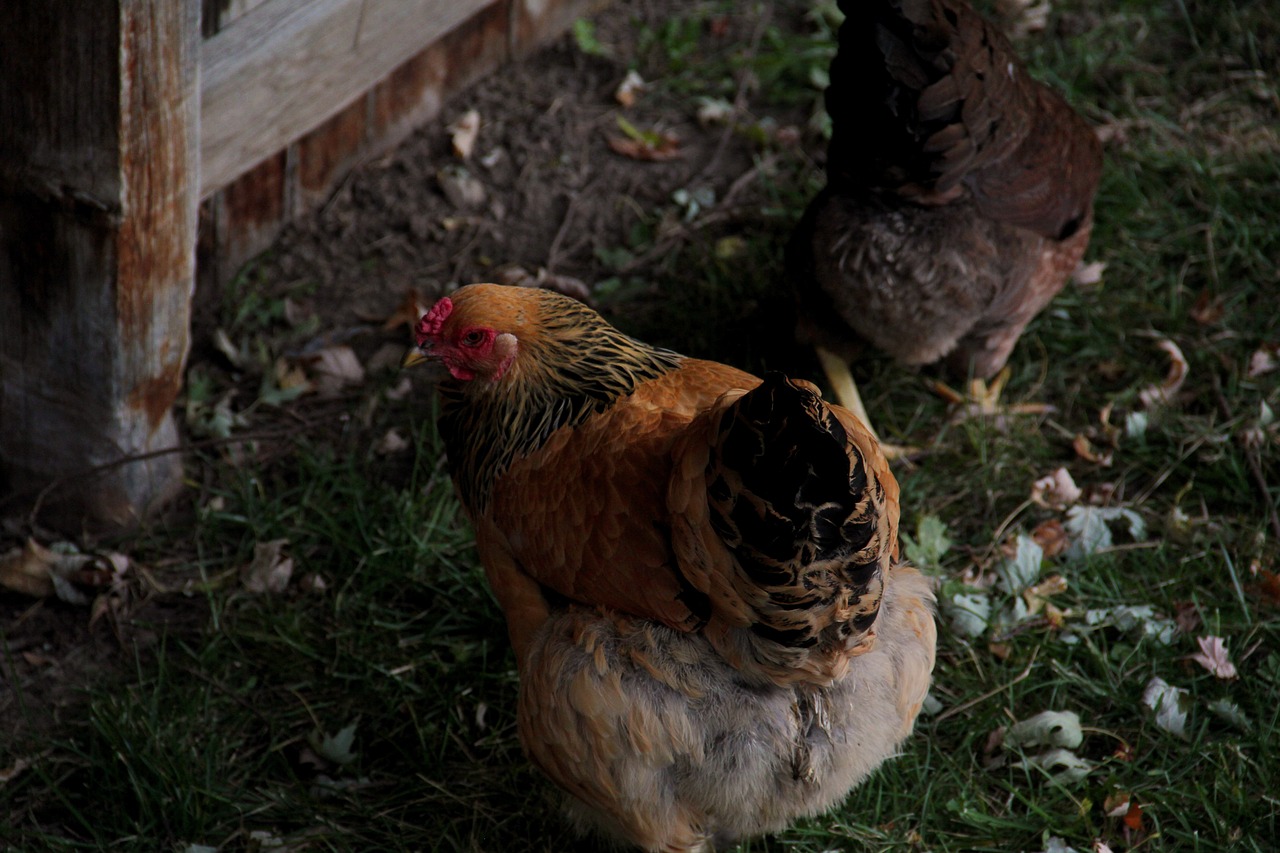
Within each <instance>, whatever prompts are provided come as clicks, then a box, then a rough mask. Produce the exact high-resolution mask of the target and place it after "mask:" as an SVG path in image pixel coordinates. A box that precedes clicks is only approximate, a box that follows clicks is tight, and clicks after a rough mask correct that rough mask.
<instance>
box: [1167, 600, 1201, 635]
mask: <svg viewBox="0 0 1280 853" xmlns="http://www.w3.org/2000/svg"><path fill="white" fill-rule="evenodd" d="M1200 623H1201V619H1200V608H1199V607H1197V606H1196V603H1195V602H1194V601H1179V602H1177V603H1176V604H1174V606H1173V624H1174V625H1176V626H1177V627H1178V633H1179V634H1194V633H1195V632H1196V629H1197V628H1199V627H1200Z"/></svg>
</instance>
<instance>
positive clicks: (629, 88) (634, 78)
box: [613, 68, 644, 109]
mask: <svg viewBox="0 0 1280 853" xmlns="http://www.w3.org/2000/svg"><path fill="white" fill-rule="evenodd" d="M643 91H644V78H643V77H641V76H640V75H639V74H638V73H637V72H636V70H635V69H634V68H633V69H632V70H630V71H628V72H627V76H626V77H623V78H622V82H621V83H619V84H618V88H617V90H616V91H615V92H614V93H613V97H614V98H616V99H617V101H618V103H619V104H622V107H623V109H626V108H628V107H631V106H632V105H634V104H635V102H636V97H637V96H638V95H639V94H640V93H641V92H643Z"/></svg>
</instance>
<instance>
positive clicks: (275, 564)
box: [240, 539, 293, 593]
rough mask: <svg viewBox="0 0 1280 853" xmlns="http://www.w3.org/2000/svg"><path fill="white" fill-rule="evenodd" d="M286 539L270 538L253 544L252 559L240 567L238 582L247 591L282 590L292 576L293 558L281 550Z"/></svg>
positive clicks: (286, 542)
mask: <svg viewBox="0 0 1280 853" xmlns="http://www.w3.org/2000/svg"><path fill="white" fill-rule="evenodd" d="M288 544H289V540H288V539H272V540H271V541H270V542H259V543H257V544H256V545H254V546H253V559H252V560H251V561H249V563H248V565H246V566H244V567H242V568H241V569H240V582H241V583H243V584H244V588H245V589H247V590H248V591H249V592H257V593H263V592H284V590H285V588H286V587H288V586H289V578H290V577H292V576H293V558H292V557H286V556H284V555H283V554H282V553H281V552H282V551H283V550H284V546H286V545H288Z"/></svg>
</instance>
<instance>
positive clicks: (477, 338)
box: [459, 329, 484, 347]
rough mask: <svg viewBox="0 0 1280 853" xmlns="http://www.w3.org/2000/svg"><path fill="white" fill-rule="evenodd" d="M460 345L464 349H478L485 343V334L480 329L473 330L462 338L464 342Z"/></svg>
mask: <svg viewBox="0 0 1280 853" xmlns="http://www.w3.org/2000/svg"><path fill="white" fill-rule="evenodd" d="M459 343H461V344H462V345H463V346H464V347H478V346H480V344H482V343H484V332H482V331H480V330H479V329H472V330H471V331H469V332H467V333H466V334H465V335H463V336H462V340H461V341H459Z"/></svg>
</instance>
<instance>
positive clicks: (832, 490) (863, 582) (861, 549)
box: [707, 373, 884, 648]
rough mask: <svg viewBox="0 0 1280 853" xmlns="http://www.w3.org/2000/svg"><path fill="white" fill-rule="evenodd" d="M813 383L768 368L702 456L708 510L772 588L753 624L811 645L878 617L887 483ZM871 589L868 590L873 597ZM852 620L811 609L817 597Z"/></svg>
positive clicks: (748, 569) (756, 576)
mask: <svg viewBox="0 0 1280 853" xmlns="http://www.w3.org/2000/svg"><path fill="white" fill-rule="evenodd" d="M811 389H812V386H808V384H807V383H797V382H793V381H792V380H789V379H787V378H786V377H785V376H783V375H782V374H779V373H770V374H768V375H767V376H766V377H765V379H764V382H763V383H762V384H761V385H760V386H759V387H758V388H756V389H755V390H753V391H751V392H750V393H748V394H746V395H744V396H743V397H742V398H740V399H739V400H738V401H737V402H736V403H735V404H734V405H733V407H732V408H731V409H730V411H728V412H726V414H725V416H724V418H723V419H722V420H721V423H720V431H719V436H718V439H717V442H716V444H715V446H714V448H713V450H712V453H711V458H710V461H709V463H708V466H707V494H708V503H709V505H710V510H711V513H710V519H711V523H712V526H713V527H714V529H715V531H716V533H717V534H718V535H719V536H720V537H721V539H722V540H723V541H724V543H725V544H726V546H728V547H729V549H730V550H731V551H732V552H733V554H734V557H735V559H736V560H737V562H738V565H739V566H740V568H741V570H742V572H743V573H744V574H745V575H746V577H747V578H749V580H750V581H751V582H752V583H753V584H755V585H757V586H758V587H759V589H760V590H762V591H764V592H765V593H766V594H767V606H765V607H758V608H757V612H758V614H759V615H760V616H761V619H760V621H758V622H757V623H755V624H754V625H753V626H752V630H753V631H754V632H755V633H756V634H757V635H758V636H760V637H761V638H763V639H766V640H771V641H773V642H776V643H779V644H782V645H786V646H792V647H797V648H809V647H812V646H814V645H817V644H819V643H820V642H822V640H823V636H822V635H823V634H824V632H826V631H827V630H833V631H834V632H835V636H833V637H831V639H832V640H835V639H838V638H841V637H849V636H850V635H851V634H853V633H854V632H857V631H862V630H864V629H866V628H868V627H869V626H870V625H871V623H872V622H873V621H874V619H875V616H876V612H877V608H878V601H879V587H880V583H881V578H880V574H881V570H882V566H883V561H882V557H883V556H884V555H883V554H882V553H881V551H882V548H881V547H880V543H878V541H877V540H876V530H877V522H878V512H879V507H881V506H883V494H881V493H880V491H879V490H880V488H881V487H880V485H879V483H878V482H876V481H874V480H869V479H868V476H867V469H866V466H865V464H864V460H863V459H862V457H861V455H860V454H859V453H858V450H857V448H856V446H854V444H853V443H852V442H851V441H850V439H849V436H848V435H847V434H846V431H845V429H844V427H843V426H842V425H841V423H840V422H839V420H837V419H836V417H835V416H834V415H833V413H832V412H831V410H830V409H829V408H828V407H827V406H826V404H824V403H823V402H822V399H821V398H820V397H819V396H818V394H817V393H815V391H813V390H811ZM868 593H870V596H869V597H868ZM859 599H862V600H863V603H864V604H865V605H866V606H863V607H857V606H856V605H854V606H853V610H854V611H856V612H849V613H848V614H847V616H846V618H840V617H839V616H838V615H837V617H836V618H835V619H834V620H833V622H832V623H830V624H825V625H824V624H822V622H821V621H820V620H819V621H815V620H814V619H813V615H814V609H815V607H816V608H818V609H819V610H826V609H827V608H826V607H824V606H823V605H827V606H830V607H831V608H833V611H834V612H835V613H837V614H839V613H843V612H845V611H848V610H849V608H850V605H851V604H852V602H854V601H856V600H859Z"/></svg>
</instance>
